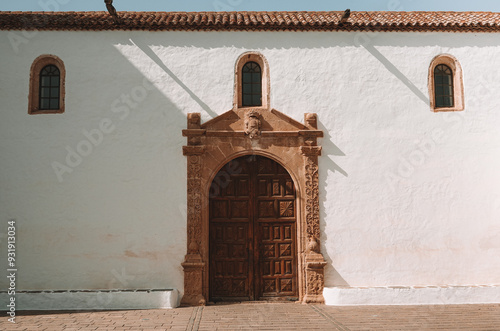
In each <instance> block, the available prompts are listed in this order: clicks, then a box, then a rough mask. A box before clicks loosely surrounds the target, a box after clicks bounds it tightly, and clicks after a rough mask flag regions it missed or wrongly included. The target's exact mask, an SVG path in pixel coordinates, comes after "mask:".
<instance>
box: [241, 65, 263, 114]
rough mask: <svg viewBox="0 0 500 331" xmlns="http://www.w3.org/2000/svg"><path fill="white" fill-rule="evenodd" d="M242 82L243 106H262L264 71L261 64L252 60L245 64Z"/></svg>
mask: <svg viewBox="0 0 500 331" xmlns="http://www.w3.org/2000/svg"><path fill="white" fill-rule="evenodd" d="M241 78H242V82H241V86H242V89H241V94H242V97H243V100H242V106H243V107H252V106H262V71H261V69H260V66H259V65H258V64H257V63H255V62H253V61H251V62H247V63H246V64H245V65H244V66H243V70H242V75H241Z"/></svg>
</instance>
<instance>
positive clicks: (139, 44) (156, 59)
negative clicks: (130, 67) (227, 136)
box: [130, 38, 218, 117]
mask: <svg viewBox="0 0 500 331" xmlns="http://www.w3.org/2000/svg"><path fill="white" fill-rule="evenodd" d="M130 41H131V42H132V43H133V44H134V45H135V46H137V47H139V49H140V50H141V51H143V52H144V54H146V55H147V56H148V57H149V58H150V59H151V60H153V61H154V62H155V63H156V64H157V65H158V66H159V67H160V68H161V69H163V71H165V73H166V74H167V75H169V76H170V77H172V79H173V80H174V81H175V82H176V83H177V84H179V86H180V87H182V88H183V89H184V91H186V92H187V93H188V94H189V96H190V97H191V98H192V99H193V100H194V101H196V103H198V104H199V105H200V107H201V108H202V109H203V110H204V111H206V112H207V113H208V114H209V115H210V116H212V117H217V116H218V115H217V113H216V112H214V111H213V110H212V109H211V108H210V107H209V106H208V105H207V104H206V103H204V102H203V101H202V100H201V99H200V98H199V97H198V96H197V95H196V94H195V93H194V92H193V91H192V90H191V89H189V87H187V86H186V84H184V83H183V82H182V81H181V80H180V79H179V77H177V76H176V75H175V74H174V73H173V72H172V71H171V70H170V69H169V68H168V67H167V66H166V64H165V63H163V61H162V60H161V59H160V58H159V57H158V55H156V53H155V52H154V51H153V50H152V49H151V48H150V47H149V46H148V45H146V44H145V43H144V42H143V41H142V40H140V39H139V38H134V39H130Z"/></svg>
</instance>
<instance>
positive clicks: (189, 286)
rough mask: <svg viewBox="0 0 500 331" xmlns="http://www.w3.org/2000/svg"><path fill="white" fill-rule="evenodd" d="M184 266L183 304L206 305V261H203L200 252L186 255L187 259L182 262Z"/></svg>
mask: <svg viewBox="0 0 500 331" xmlns="http://www.w3.org/2000/svg"><path fill="white" fill-rule="evenodd" d="M181 265H182V267H183V268H184V295H183V296H182V300H181V305H183V306H204V305H205V304H206V299H205V297H204V296H203V269H204V267H205V263H203V262H202V260H201V256H200V255H199V254H188V255H186V261H185V262H184V263H182V264H181Z"/></svg>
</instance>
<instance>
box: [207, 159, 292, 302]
mask: <svg viewBox="0 0 500 331" xmlns="http://www.w3.org/2000/svg"><path fill="white" fill-rule="evenodd" d="M295 203H296V200H295V188H294V185H293V181H292V178H291V177H290V175H289V174H288V172H287V171H286V170H285V169H284V168H283V167H282V166H281V165H279V164H278V163H277V162H275V161H273V160H271V159H269V158H265V157H262V156H255V155H252V156H244V157H240V158H237V159H234V160H232V161H231V162H229V163H228V164H226V165H225V166H224V167H223V168H222V169H221V170H220V171H219V173H218V174H217V176H216V177H215V178H214V181H213V182H212V186H211V188H210V231H209V233H210V243H209V247H210V265H209V281H210V289H209V290H210V299H211V300H213V301H227V300H262V299H270V300H273V299H277V300H280V299H282V300H297V299H298V289H297V287H298V286H297V245H296V244H297V228H296V206H295Z"/></svg>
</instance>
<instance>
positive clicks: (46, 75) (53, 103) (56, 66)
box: [28, 55, 66, 114]
mask: <svg viewBox="0 0 500 331" xmlns="http://www.w3.org/2000/svg"><path fill="white" fill-rule="evenodd" d="M65 73H66V71H65V69H64V63H63V62H62V60H61V59H60V58H58V57H57V56H54V55H41V56H39V57H38V58H36V59H35V61H33V64H32V65H31V74H30V95H29V105H28V113H29V114H59V113H63V112H64V79H65Z"/></svg>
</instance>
